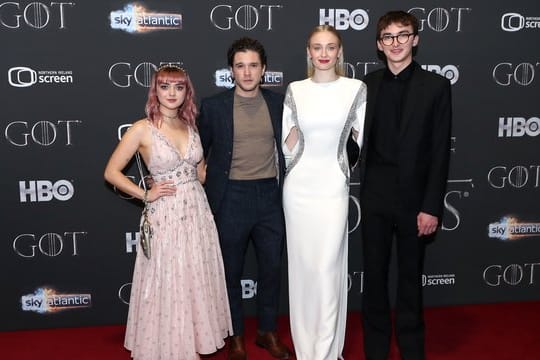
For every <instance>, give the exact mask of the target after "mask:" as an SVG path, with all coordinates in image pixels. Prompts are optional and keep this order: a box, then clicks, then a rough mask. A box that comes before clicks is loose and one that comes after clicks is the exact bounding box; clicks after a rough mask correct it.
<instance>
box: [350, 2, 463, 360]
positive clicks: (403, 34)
mask: <svg viewBox="0 0 540 360" xmlns="http://www.w3.org/2000/svg"><path fill="white" fill-rule="evenodd" d="M376 41H377V48H378V50H379V51H380V54H381V55H384V58H385V61H386V68H384V69H380V70H377V71H374V72H372V73H370V74H368V75H367V76H366V77H365V79H364V81H365V83H366V84H367V88H368V93H367V109H366V123H365V133H364V145H363V148H362V155H361V158H362V160H363V164H362V167H361V172H360V178H361V194H360V204H361V208H362V240H363V258H364V276H365V284H364V293H363V299H362V302H363V306H362V313H363V325H364V351H365V355H366V359H367V360H386V359H387V358H388V353H389V349H390V339H391V332H392V321H391V312H390V304H389V299H388V267H389V262H390V253H391V249H392V242H393V239H394V238H395V239H396V254H397V265H398V275H397V282H398V284H397V296H396V304H395V313H396V318H395V328H396V329H395V332H396V338H397V341H398V345H399V349H400V353H401V357H402V359H404V360H413V359H414V360H416V359H425V351H424V320H423V305H422V281H421V278H422V271H423V258H424V250H425V243H426V240H428V239H429V238H431V237H432V236H433V235H434V234H435V231H436V229H437V226H438V225H439V224H440V219H441V215H442V208H443V198H444V194H445V188H446V181H447V175H448V163H449V154H450V130H451V129H450V126H451V117H452V105H451V95H450V82H449V81H448V80H447V79H445V78H444V77H442V76H439V75H437V74H434V73H431V72H428V71H425V70H423V69H422V68H421V67H420V65H418V64H417V63H416V62H415V61H413V52H414V51H415V48H416V46H417V45H418V41H419V36H418V20H417V19H416V18H415V17H414V16H413V15H411V14H408V13H406V12H403V11H391V12H388V13H386V14H385V15H383V16H382V17H381V18H380V19H379V22H378V24H377V39H376Z"/></svg>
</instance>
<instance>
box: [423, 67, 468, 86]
mask: <svg viewBox="0 0 540 360" xmlns="http://www.w3.org/2000/svg"><path fill="white" fill-rule="evenodd" d="M422 68H423V69H424V70H427V71H431V72H434V73H437V74H439V75H441V76H444V77H445V78H447V79H448V80H450V84H452V85H454V84H455V83H457V81H458V79H459V70H458V68H457V67H456V66H455V65H446V66H443V67H442V68H441V67H440V66H439V65H422Z"/></svg>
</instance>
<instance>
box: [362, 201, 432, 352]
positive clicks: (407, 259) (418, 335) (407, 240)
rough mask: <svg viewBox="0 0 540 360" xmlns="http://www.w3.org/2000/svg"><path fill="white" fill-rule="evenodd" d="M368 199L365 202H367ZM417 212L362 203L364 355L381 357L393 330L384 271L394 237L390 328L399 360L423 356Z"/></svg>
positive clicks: (422, 244) (421, 243)
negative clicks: (394, 274) (394, 279)
mask: <svg viewBox="0 0 540 360" xmlns="http://www.w3.org/2000/svg"><path fill="white" fill-rule="evenodd" d="M368 202H369V201H368ZM416 217H417V213H412V212H408V213H407V212H403V211H401V212H398V211H396V209H395V207H394V208H392V207H389V208H386V209H381V208H380V207H378V206H373V207H370V206H364V205H362V222H361V224H362V241H363V258H364V281H365V282H364V292H363V296H362V315H363V326H364V352H365V355H366V360H386V359H388V353H389V350H390V339H391V334H392V319H391V306H390V302H389V298H388V270H389V264H390V256H391V252H392V242H393V240H394V239H395V240H396V254H397V267H398V274H397V293H396V304H395V332H396V338H397V342H398V346H399V349H400V353H401V357H402V359H404V360H423V359H425V352H424V319H423V302H422V271H423V260H424V251H425V240H424V239H423V238H421V237H418V230H417V222H416Z"/></svg>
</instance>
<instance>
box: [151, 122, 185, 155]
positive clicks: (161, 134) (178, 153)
mask: <svg viewBox="0 0 540 360" xmlns="http://www.w3.org/2000/svg"><path fill="white" fill-rule="evenodd" d="M151 126H152V128H153V129H154V130H155V131H156V132H157V133H158V135H159V136H160V137H161V138H163V140H164V141H165V142H166V143H167V145H169V147H171V148H173V149H174V151H175V152H176V154H177V155H178V156H179V157H180V159H185V158H186V156H187V154H188V152H189V146H190V145H191V126H188V127H187V129H188V138H187V145H186V153H185V154H182V151H181V150H180V149H179V148H178V147H176V145H174V142H172V141H171V140H170V139H169V137H168V136H167V135H165V134H164V133H162V132H161V131H159V129H158V128H157V127H155V126H154V125H152V124H151Z"/></svg>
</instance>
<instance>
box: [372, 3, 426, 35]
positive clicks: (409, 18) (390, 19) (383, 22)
mask: <svg viewBox="0 0 540 360" xmlns="http://www.w3.org/2000/svg"><path fill="white" fill-rule="evenodd" d="M391 24H401V25H403V26H409V25H412V28H413V34H415V35H417V34H418V19H417V18H416V17H415V16H414V15H412V14H409V13H407V12H405V11H401V10H398V11H389V12H387V13H386V14H384V15H383V16H381V17H380V18H379V22H378V23H377V35H376V36H377V39H376V40H379V39H380V37H381V32H382V31H383V30H384V29H386V28H387V27H388V26H390V25H391Z"/></svg>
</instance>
